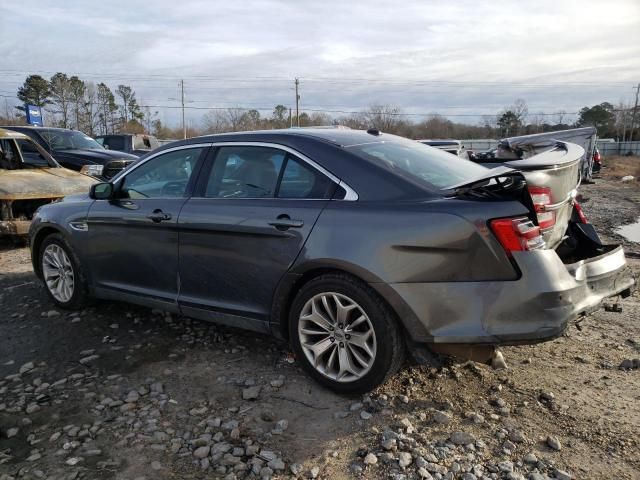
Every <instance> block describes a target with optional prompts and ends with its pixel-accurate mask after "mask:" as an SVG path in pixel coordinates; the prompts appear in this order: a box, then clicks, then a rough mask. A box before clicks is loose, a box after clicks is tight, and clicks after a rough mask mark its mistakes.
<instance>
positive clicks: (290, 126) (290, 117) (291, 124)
mask: <svg viewBox="0 0 640 480" xmlns="http://www.w3.org/2000/svg"><path fill="white" fill-rule="evenodd" d="M289 128H293V116H292V115H291V109H289Z"/></svg>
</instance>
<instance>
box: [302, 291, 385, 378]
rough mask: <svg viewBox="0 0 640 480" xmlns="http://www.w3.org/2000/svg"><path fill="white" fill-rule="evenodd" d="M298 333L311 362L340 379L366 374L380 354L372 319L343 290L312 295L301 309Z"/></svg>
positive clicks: (322, 371)
mask: <svg viewBox="0 0 640 480" xmlns="http://www.w3.org/2000/svg"><path fill="white" fill-rule="evenodd" d="M298 335H299V338H300V345H301V346H302V350H303V352H304V354H305V356H306V357H307V359H308V360H309V362H310V363H311V365H313V367H314V368H315V369H316V370H317V371H318V372H320V373H321V374H322V375H324V376H326V377H328V378H330V379H332V380H334V381H337V382H353V381H356V380H358V379H360V378H362V377H363V376H364V375H366V374H367V372H369V370H371V367H372V366H373V363H374V361H375V358H376V334H375V330H374V328H373V324H372V323H371V320H370V319H369V317H368V315H367V314H366V312H365V311H364V310H363V308H362V307H361V306H360V305H359V304H358V303H357V302H355V301H354V300H353V299H351V298H349V297H347V296H346V295H342V294H340V293H335V292H326V293H319V294H317V295H314V296H313V297H312V298H310V299H309V300H308V301H307V302H306V303H305V305H304V307H303V308H302V311H301V313H300V317H299V322H298Z"/></svg>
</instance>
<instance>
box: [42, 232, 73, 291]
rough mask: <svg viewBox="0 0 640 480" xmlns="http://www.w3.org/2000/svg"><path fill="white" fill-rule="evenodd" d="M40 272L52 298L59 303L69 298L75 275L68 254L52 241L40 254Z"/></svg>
mask: <svg viewBox="0 0 640 480" xmlns="http://www.w3.org/2000/svg"><path fill="white" fill-rule="evenodd" d="M42 274H43V276H44V280H45V283H46V284H47V289H48V290H49V292H50V293H51V295H52V296H53V298H55V299H56V300H57V301H58V302H60V303H67V302H69V301H70V300H71V297H73V291H74V286H75V275H74V272H73V266H72V264H71V260H69V256H68V255H67V253H66V252H65V251H64V249H63V248H62V247H60V246H59V245H56V244H55V243H52V244H50V245H47V247H46V248H45V250H44V253H43V254H42Z"/></svg>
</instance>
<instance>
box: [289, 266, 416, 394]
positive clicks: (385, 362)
mask: <svg viewBox="0 0 640 480" xmlns="http://www.w3.org/2000/svg"><path fill="white" fill-rule="evenodd" d="M325 292H336V293H338V294H342V295H345V296H347V297H349V298H350V299H352V300H354V301H355V302H356V303H357V304H359V306H360V307H361V308H362V309H363V310H364V312H365V313H366V315H367V316H368V317H369V320H370V322H371V324H372V326H373V330H374V332H375V337H376V339H377V340H376V345H377V348H376V353H375V357H374V360H373V364H372V366H371V368H370V370H369V371H368V372H367V373H366V374H364V375H363V376H362V377H361V378H359V379H357V380H353V381H349V382H339V381H337V380H334V379H332V378H329V377H328V376H325V375H324V374H323V373H321V372H319V371H318V370H316V368H315V367H314V366H313V364H312V363H311V361H310V360H309V359H308V358H307V356H306V355H305V353H304V351H303V347H302V345H301V340H300V336H299V334H298V324H299V322H300V315H301V313H302V309H303V308H304V306H305V304H306V303H307V301H308V300H310V299H311V298H313V297H314V296H315V295H318V294H321V293H325ZM289 338H290V342H291V345H292V347H293V350H294V352H295V354H296V356H297V358H298V360H299V362H300V363H301V364H302V366H303V368H304V369H305V370H306V371H307V372H308V373H309V375H310V376H311V377H313V378H314V379H315V380H316V381H317V382H318V383H320V384H322V385H324V386H326V387H328V388H330V389H331V390H333V391H335V392H337V393H343V394H359V393H365V392H369V391H371V390H372V389H374V388H375V387H377V386H378V385H380V384H382V383H384V382H385V381H386V380H387V379H388V378H389V377H390V376H391V375H393V374H394V373H396V372H397V371H398V369H399V368H400V366H401V365H402V362H403V360H404V356H405V342H404V340H403V338H402V336H401V330H400V328H399V326H398V323H397V321H396V317H395V315H394V313H393V312H392V311H391V309H390V308H389V306H388V305H387V304H386V303H385V302H384V301H383V300H382V299H381V298H380V296H379V295H378V294H377V293H376V292H375V291H374V290H373V289H372V288H371V287H369V286H368V285H367V284H366V283H364V282H362V281H360V280H359V279H357V278H355V277H352V276H350V275H346V274H339V273H335V274H325V275H321V276H319V277H316V278H314V279H312V280H310V281H309V282H308V283H306V284H305V285H304V286H303V287H302V288H301V289H300V291H299V292H298V293H297V295H296V297H295V299H294V301H293V303H292V305H291V308H290V310H289Z"/></svg>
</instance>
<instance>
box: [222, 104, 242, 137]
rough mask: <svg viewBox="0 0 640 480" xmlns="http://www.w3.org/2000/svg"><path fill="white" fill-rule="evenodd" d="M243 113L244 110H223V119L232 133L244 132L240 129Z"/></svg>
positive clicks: (234, 108) (237, 108) (236, 108)
mask: <svg viewBox="0 0 640 480" xmlns="http://www.w3.org/2000/svg"><path fill="white" fill-rule="evenodd" d="M245 112H246V110H245V109H244V108H239V107H233V108H227V109H226V110H224V117H225V118H226V120H227V123H228V124H229V128H230V129H231V131H232V132H237V131H240V130H244V129H243V128H242V124H243V122H244V120H245V118H244V114H245Z"/></svg>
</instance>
